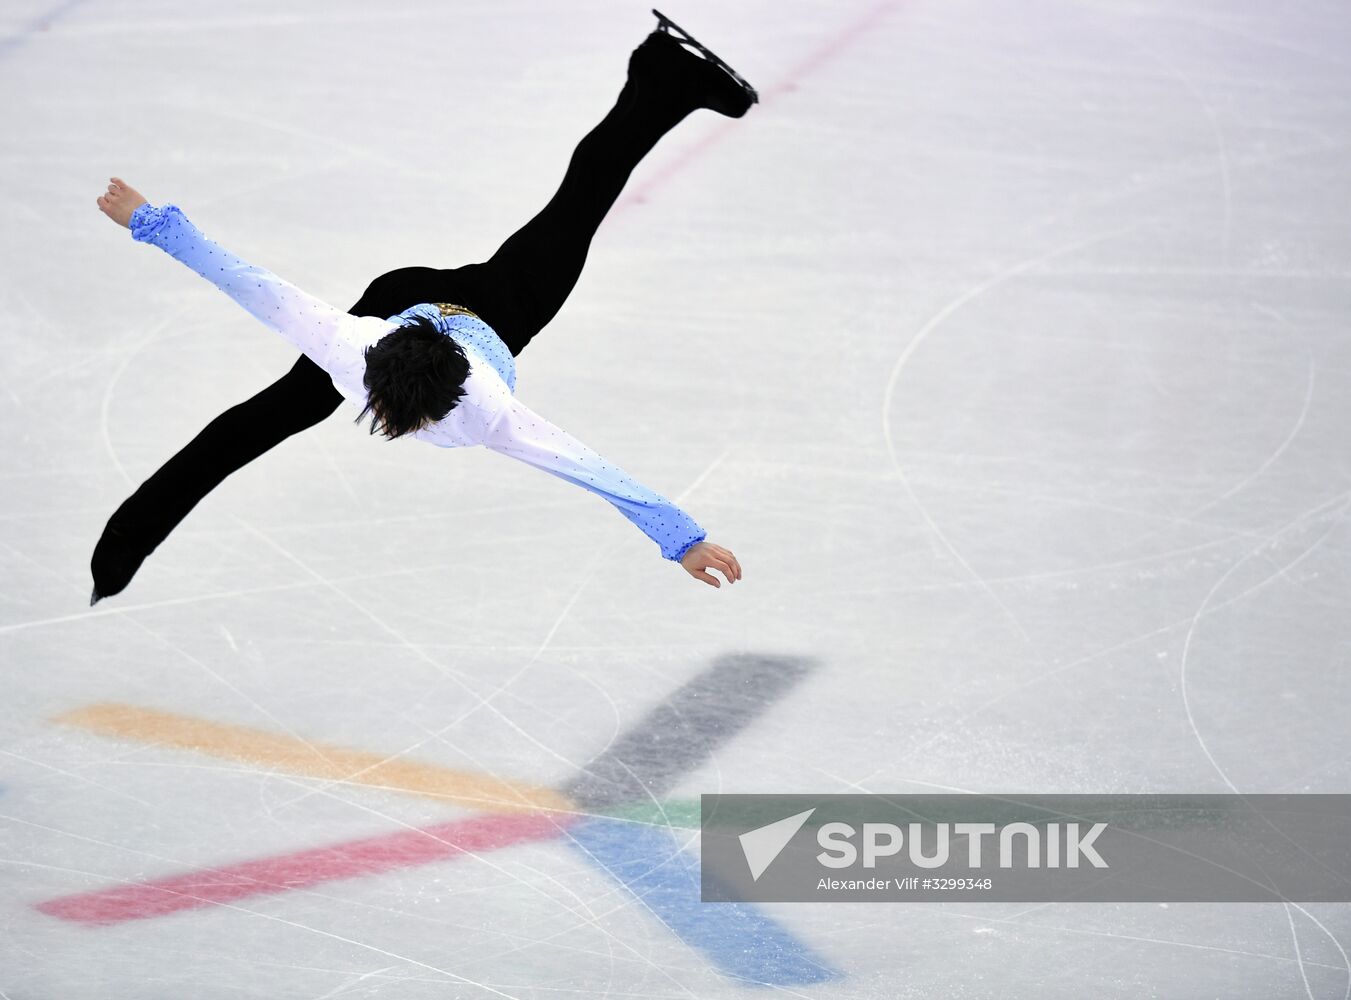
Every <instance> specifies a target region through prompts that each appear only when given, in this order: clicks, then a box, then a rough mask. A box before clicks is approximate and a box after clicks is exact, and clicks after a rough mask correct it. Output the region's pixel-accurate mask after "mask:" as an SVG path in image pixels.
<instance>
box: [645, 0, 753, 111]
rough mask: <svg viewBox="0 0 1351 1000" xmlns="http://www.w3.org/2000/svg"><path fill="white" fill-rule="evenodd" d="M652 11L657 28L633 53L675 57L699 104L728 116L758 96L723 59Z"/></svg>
mask: <svg viewBox="0 0 1351 1000" xmlns="http://www.w3.org/2000/svg"><path fill="white" fill-rule="evenodd" d="M652 13H653V14H655V15H656V16H657V30H656V31H654V32H652V34H651V35H649V36H648V39H647V41H646V42H644V43H643V44H642V45H641V46H639V50H638V52H637V53H635V55H638V56H646V57H647V58H646V59H645V60H644V61H649V62H650V61H661V62H668V61H678V63H679V64H680V66H681V76H682V77H683V78H685V79H686V82H687V85H688V86H689V87H691V88H692V89H694V90H696V91H697V94H698V96H697V101H698V105H699V106H700V107H705V108H711V109H712V110H714V111H716V112H718V113H719V114H721V115H726V116H728V117H729V118H740V117H741V116H742V115H744V114H745V113H746V112H747V111H749V110H750V106H751V105H752V104H755V103H757V102H758V101H759V100H760V95H759V94H758V93H756V91H755V88H754V87H752V86H751V85H750V84H749V83H747V82H746V80H745V78H743V77H742V76H741V74H740V73H738V72H737V71H736V70H734V69H732V67H731V66H729V65H728V64H727V63H726V61H725V60H723V59H721V58H719V57H718V56H717V55H716V54H714V53H713V52H712V51H711V50H710V49H709V48H708V47H707V46H705V45H704V44H703V43H702V42H700V41H699V40H698V39H697V38H695V37H694V36H693V35H691V34H690V33H689V32H688V31H686V30H685V29H684V28H682V27H680V25H678V24H676V23H675V22H674V21H672V20H671V19H670V18H669V17H667V16H666V15H665V14H663V13H662V12H661V11H659V10H653V11H652ZM692 56H693V57H695V58H690V57H692Z"/></svg>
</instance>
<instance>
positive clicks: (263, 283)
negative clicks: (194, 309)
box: [131, 204, 393, 399]
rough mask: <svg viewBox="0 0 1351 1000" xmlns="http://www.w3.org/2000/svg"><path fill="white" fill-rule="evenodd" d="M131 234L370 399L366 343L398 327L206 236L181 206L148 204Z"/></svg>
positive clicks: (347, 389) (349, 391) (343, 387)
mask: <svg viewBox="0 0 1351 1000" xmlns="http://www.w3.org/2000/svg"><path fill="white" fill-rule="evenodd" d="M131 235H132V238H133V239H135V240H137V241H139V242H142V243H153V244H154V245H155V246H157V247H159V248H160V249H161V250H163V251H164V252H165V253H167V254H168V255H169V256H171V257H173V258H174V259H175V260H177V261H179V262H180V263H181V264H183V265H185V266H187V267H189V268H191V269H192V270H193V271H195V272H196V273H197V274H199V275H201V276H202V277H203V278H205V279H206V280H207V281H209V282H211V283H212V284H213V285H215V286H216V287H217V288H219V289H220V290H221V291H222V292H224V293H225V294H226V295H228V296H230V298H232V299H234V300H235V302H237V303H238V304H239V305H240V306H242V307H243V308H244V309H245V310H247V311H248V312H249V313H250V314H251V315H252V316H254V317H255V318H256V319H258V320H260V321H261V322H262V323H263V324H265V325H266V326H268V327H270V328H271V329H273V330H275V331H276V332H277V333H279V334H281V335H282V336H283V337H284V338H285V339H286V340H288V341H289V342H290V343H291V344H292V345H294V346H295V347H297V348H299V349H300V350H301V351H302V352H304V353H305V354H306V355H307V356H308V357H309V358H310V360H312V361H313V362H314V363H315V364H317V365H319V367H321V368H322V369H324V371H326V372H327V373H328V374H329V376H330V377H331V378H332V379H333V384H334V385H335V386H336V387H337V389H338V390H339V391H340V392H342V393H343V394H344V395H346V396H347V397H349V398H352V399H362V398H364V397H365V387H364V386H363V384H362V378H363V376H364V374H365V371H366V360H365V357H364V355H363V353H362V345H363V344H367V343H371V342H373V341H374V340H376V339H378V338H379V336H381V335H382V334H383V333H385V332H387V331H389V330H391V329H393V325H392V324H391V323H389V322H388V321H386V320H380V319H375V318H373V317H356V316H350V315H348V314H347V313H345V312H342V311H341V310H339V309H335V308H334V307H333V306H331V305H329V304H328V303H326V302H323V301H321V300H320V299H317V298H315V297H314V296H313V295H309V294H307V293H306V292H303V291H301V290H300V289H299V288H296V287H295V286H294V285H292V284H290V283H289V282H287V281H283V280H282V279H281V278H279V277H277V276H276V275H275V274H273V273H272V272H271V271H268V270H266V269H264V268H261V267H257V266H255V265H253V264H250V263H248V262H247V261H245V260H243V259H242V258H240V257H238V256H237V255H235V254H233V253H231V252H230V251H229V250H226V249H225V248H224V247H222V246H220V245H219V244H217V243H214V242H213V241H211V240H209V239H207V238H206V237H205V236H203V235H202V233H201V231H200V230H199V229H198V228H197V227H196V226H194V225H193V224H192V223H191V222H190V221H189V220H188V218H187V216H185V215H184V214H183V212H182V211H181V210H180V209H179V208H178V207H177V206H176V205H165V206H163V207H156V206H154V205H149V204H146V205H142V206H141V207H140V208H138V209H136V211H135V212H134V213H133V214H132V217H131Z"/></svg>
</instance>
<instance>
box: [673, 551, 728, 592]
mask: <svg viewBox="0 0 1351 1000" xmlns="http://www.w3.org/2000/svg"><path fill="white" fill-rule="evenodd" d="M680 565H681V566H683V567H685V572H686V573H688V574H689V575H690V576H692V577H694V578H695V579H696V580H703V581H704V583H706V584H708V585H709V586H710V587H721V586H722V584H721V583H719V582H718V578H717V577H716V576H714V575H713V574H712V573H709V572H706V571H707V570H710V569H716V570H717V571H718V572H719V573H721V574H722V575H723V576H725V577H727V582H728V583H736V582H737V581H738V580H740V579H741V563H739V562H737V561H736V556H734V555H732V553H731V552H730V551H728V550H727V549H724V548H723V547H722V546H721V545H714V544H713V543H712V542H699V543H698V544H696V545H692V546H690V550H689V551H688V552H686V553H685V555H684V556H683V557H682V558H681V560H680Z"/></svg>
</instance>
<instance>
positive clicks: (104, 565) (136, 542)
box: [89, 511, 163, 608]
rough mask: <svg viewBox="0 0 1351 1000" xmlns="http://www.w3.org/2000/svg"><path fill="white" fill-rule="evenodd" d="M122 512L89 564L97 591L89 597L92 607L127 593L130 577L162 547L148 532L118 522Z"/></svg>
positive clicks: (102, 538) (109, 525)
mask: <svg viewBox="0 0 1351 1000" xmlns="http://www.w3.org/2000/svg"><path fill="white" fill-rule="evenodd" d="M120 513H121V511H119V512H118V513H117V514H114V515H113V516H112V519H111V520H110V521H109V522H108V526H107V527H106V528H104V529H103V534H102V535H101V536H100V537H99V540H98V544H97V545H95V546H94V557H93V559H91V560H90V563H89V569H90V571H91V572H92V574H93V576H94V590H93V593H92V594H90V597H89V606H90V607H91V608H92V607H93V606H94V605H95V604H97V603H98V602H99V601H101V600H103V599H104V598H105V597H112V596H113V595H114V594H120V593H122V591H124V590H126V588H127V584H129V583H131V578H132V577H133V576H135V575H136V571H137V570H138V569H140V568H141V563H143V562H145V560H146V557H147V556H149V555H150V553H151V552H153V551H155V547H156V545H158V544H159V542H152V541H150V540H149V539H148V538H146V537H145V532H143V531H137V530H136V529H135V528H134V527H132V526H131V525H130V524H128V523H126V522H125V521H122V520H119V518H118V514H120ZM160 541H163V539H160Z"/></svg>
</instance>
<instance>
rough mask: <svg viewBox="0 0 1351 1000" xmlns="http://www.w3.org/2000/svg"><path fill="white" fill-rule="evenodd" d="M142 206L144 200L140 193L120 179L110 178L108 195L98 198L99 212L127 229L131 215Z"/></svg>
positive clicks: (129, 225) (129, 226)
mask: <svg viewBox="0 0 1351 1000" xmlns="http://www.w3.org/2000/svg"><path fill="white" fill-rule="evenodd" d="M144 204H145V199H144V198H143V197H141V192H139V191H137V190H136V189H135V188H134V187H131V186H130V185H129V184H127V182H126V181H124V180H123V179H122V178H120V177H110V178H109V179H108V193H107V194H101V195H99V197H98V207H99V211H101V212H102V213H103V214H104V215H106V216H107V217H108V218H110V219H112V220H113V221H114V222H116V223H117V224H118V225H119V226H123V227H125V228H127V229H130V228H131V213H133V212H135V211H136V209H138V208H140V207H141V206H142V205H144Z"/></svg>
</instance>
